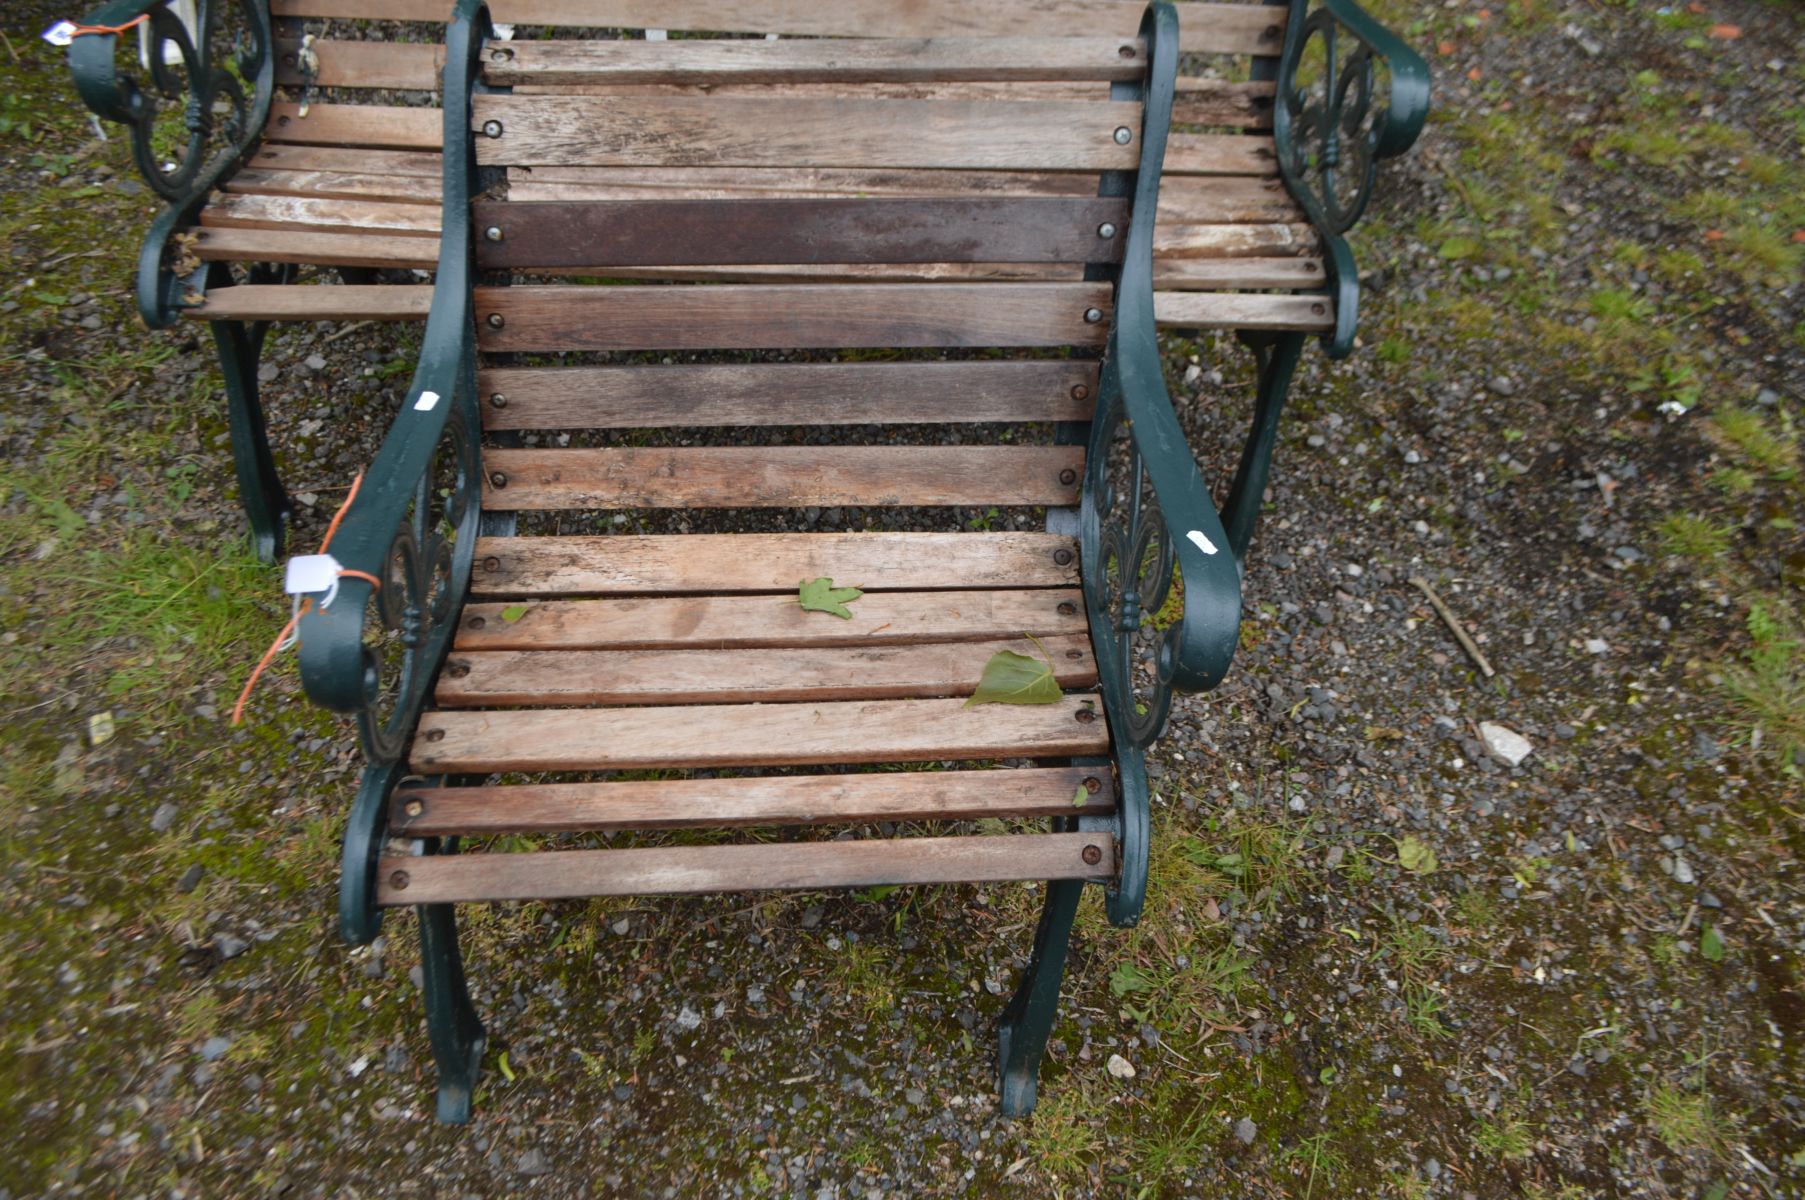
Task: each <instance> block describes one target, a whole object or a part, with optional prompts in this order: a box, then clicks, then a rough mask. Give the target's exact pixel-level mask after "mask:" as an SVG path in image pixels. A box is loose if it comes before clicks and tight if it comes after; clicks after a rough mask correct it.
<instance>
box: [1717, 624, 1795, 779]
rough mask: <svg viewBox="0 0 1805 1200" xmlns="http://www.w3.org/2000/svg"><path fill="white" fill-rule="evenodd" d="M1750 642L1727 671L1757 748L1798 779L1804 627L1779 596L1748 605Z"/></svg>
mask: <svg viewBox="0 0 1805 1200" xmlns="http://www.w3.org/2000/svg"><path fill="white" fill-rule="evenodd" d="M1746 625H1747V628H1748V634H1749V646H1748V648H1747V649H1746V650H1745V651H1743V653H1742V657H1741V661H1740V662H1738V663H1735V664H1732V665H1731V666H1730V667H1729V668H1728V669H1727V670H1726V671H1725V673H1724V679H1725V684H1726V687H1727V688H1728V690H1729V693H1730V697H1731V700H1732V702H1733V703H1734V705H1735V706H1736V711H1737V713H1738V715H1739V716H1740V717H1741V719H1742V720H1743V722H1744V723H1745V724H1746V726H1747V728H1748V730H1749V733H1750V736H1751V740H1752V741H1753V743H1754V745H1755V748H1756V749H1758V750H1764V751H1766V752H1767V753H1768V754H1769V755H1770V756H1771V757H1772V758H1773V759H1774V760H1775V761H1777V762H1778V763H1779V764H1780V766H1781V768H1782V769H1783V770H1786V771H1788V772H1790V773H1792V774H1793V775H1794V777H1795V778H1796V777H1797V774H1798V771H1799V769H1800V767H1801V766H1805V762H1802V761H1801V757H1802V756H1805V630H1802V629H1801V626H1800V622H1799V617H1798V614H1797V612H1796V611H1794V610H1793V609H1792V607H1791V606H1790V605H1789V604H1788V603H1787V602H1786V601H1785V600H1784V599H1781V598H1779V597H1759V598H1757V599H1755V600H1754V601H1753V602H1752V603H1750V605H1749V613H1748V619H1747V621H1746Z"/></svg>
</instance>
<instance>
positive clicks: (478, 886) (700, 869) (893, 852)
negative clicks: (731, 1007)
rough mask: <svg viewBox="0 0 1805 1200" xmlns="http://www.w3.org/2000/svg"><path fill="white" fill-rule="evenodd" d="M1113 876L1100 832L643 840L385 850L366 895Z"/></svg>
mask: <svg viewBox="0 0 1805 1200" xmlns="http://www.w3.org/2000/svg"><path fill="white" fill-rule="evenodd" d="M1092 859H1095V860H1096V862H1095V863H1094V864H1093V863H1092V861H1091V860H1092ZM1114 874H1115V847H1114V844H1113V842H1112V839H1111V838H1110V835H1109V834H1107V833H1018V834H1006V835H1002V836H993V837H947V838H885V839H882V840H872V841H863V842H790V843H782V844H778V845H762V846H656V847H654V846H644V847H637V848H634V849H630V850H543V851H539V852H537V853H532V854H435V855H432V856H430V857H422V858H385V859H382V860H381V861H380V862H379V863H378V864H377V868H376V878H377V883H376V902H377V903H378V904H381V905H390V906H393V905H406V904H450V903H458V902H465V901H479V900H555V899H572V898H579V897H584V896H669V895H688V894H705V893H709V892H737V891H772V890H802V891H816V890H820V889H824V888H851V887H890V886H896V885H903V884H934V883H1007V882H1012V881H1024V880H1039V879H1087V880H1093V881H1096V882H1099V883H1101V882H1104V881H1106V880H1108V879H1110V878H1113V877H1114Z"/></svg>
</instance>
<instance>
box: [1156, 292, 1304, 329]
mask: <svg viewBox="0 0 1805 1200" xmlns="http://www.w3.org/2000/svg"><path fill="white" fill-rule="evenodd" d="M1153 315H1154V319H1155V320H1157V321H1158V322H1159V323H1160V324H1161V325H1164V326H1167V327H1169V328H1173V329H1296V330H1302V331H1304V332H1306V333H1323V332H1326V331H1328V330H1330V329H1333V328H1334V327H1335V311H1334V306H1333V305H1331V304H1330V303H1329V300H1328V297H1326V296H1267V295H1260V294H1258V293H1252V292H1155V293H1153Z"/></svg>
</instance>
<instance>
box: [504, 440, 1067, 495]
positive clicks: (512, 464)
mask: <svg viewBox="0 0 1805 1200" xmlns="http://www.w3.org/2000/svg"><path fill="white" fill-rule="evenodd" d="M1083 473H1084V447H1082V446H673V447H665V448H654V449H639V448H635V447H611V448H604V449H583V450H562V449H525V450H522V449H506V448H500V447H494V448H490V449H488V450H485V451H484V452H483V508H484V509H486V510H494V511H511V510H512V511H518V510H527V509H577V508H805V507H807V506H809V505H818V506H820V507H823V508H827V507H832V506H835V505H843V504H851V505H872V506H881V507H899V506H909V507H917V506H919V507H946V506H952V505H980V506H981V505H987V504H998V505H1013V504H1051V505H1066V504H1076V503H1077V502H1078V477H1079V476H1080V475H1082V474H1083Z"/></svg>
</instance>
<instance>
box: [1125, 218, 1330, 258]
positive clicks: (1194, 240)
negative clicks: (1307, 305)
mask: <svg viewBox="0 0 1805 1200" xmlns="http://www.w3.org/2000/svg"><path fill="white" fill-rule="evenodd" d="M1321 249H1322V239H1321V238H1320V237H1318V236H1317V233H1316V230H1315V229H1314V228H1313V227H1311V226H1309V225H1294V224H1289V223H1285V222H1278V221H1271V222H1258V223H1255V222H1249V223H1247V224H1237V225H1180V224H1173V223H1170V222H1168V223H1164V224H1160V225H1156V226H1155V227H1154V230H1153V252H1154V254H1155V255H1156V256H1158V257H1159V258H1161V259H1174V258H1272V257H1275V256H1277V255H1281V254H1315V253H1318V252H1319V251H1321Z"/></svg>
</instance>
